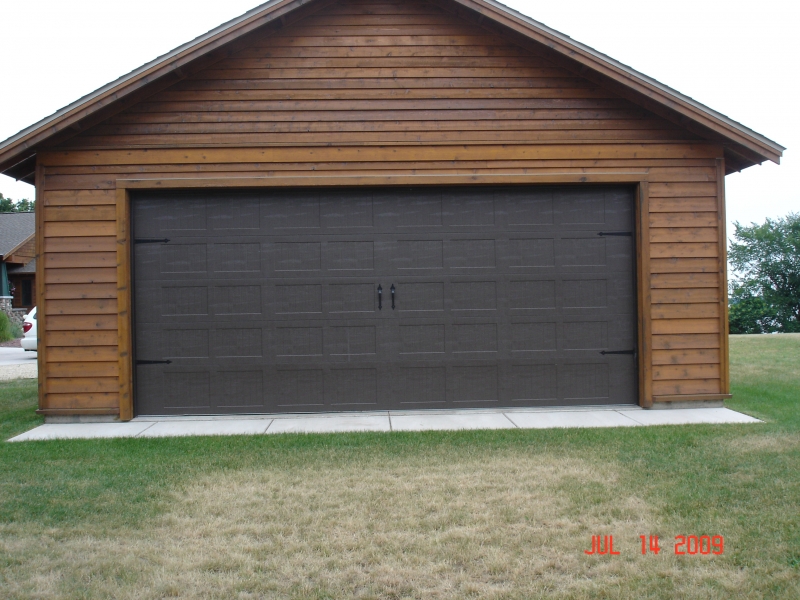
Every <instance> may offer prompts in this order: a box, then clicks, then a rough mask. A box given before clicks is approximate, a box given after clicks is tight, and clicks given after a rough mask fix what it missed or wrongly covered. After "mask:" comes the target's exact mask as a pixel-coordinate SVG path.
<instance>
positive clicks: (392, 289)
mask: <svg viewBox="0 0 800 600" xmlns="http://www.w3.org/2000/svg"><path fill="white" fill-rule="evenodd" d="M389 291H390V292H392V310H394V284H392V287H391V288H390V289H389Z"/></svg>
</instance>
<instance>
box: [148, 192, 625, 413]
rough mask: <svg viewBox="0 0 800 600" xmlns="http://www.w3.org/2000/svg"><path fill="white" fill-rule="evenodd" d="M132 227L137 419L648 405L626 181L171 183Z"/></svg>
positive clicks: (152, 197) (152, 199)
mask: <svg viewBox="0 0 800 600" xmlns="http://www.w3.org/2000/svg"><path fill="white" fill-rule="evenodd" d="M133 223H134V237H135V244H134V247H133V249H134V252H133V255H134V283H135V286H134V287H135V290H134V292H135V296H134V319H135V338H134V342H135V359H136V360H135V362H136V379H135V384H136V385H135V388H136V389H135V393H136V410H137V413H138V414H184V413H185V414H197V413H259V412H311V411H341V410H383V409H419V408H442V407H454V408H461V407H463V408H467V407H491V406H542V405H581V404H604V403H614V404H618V403H619V404H623V403H635V402H636V399H637V395H636V367H635V356H634V355H633V350H634V348H635V339H636V332H635V327H636V325H635V323H636V320H635V296H634V285H633V281H634V279H633V272H634V260H633V247H634V238H633V237H632V235H631V232H632V231H633V192H632V190H631V189H629V188H617V187H572V188H570V187H560V188H545V187H491V188H489V187H449V188H441V187H438V188H434V187H428V188H369V189H302V190H278V189H268V190H260V191H245V192H240V191H218V192H205V191H195V192H191V193H164V192H161V193H158V194H140V195H137V196H135V197H134V200H133ZM379 293H380V296H379Z"/></svg>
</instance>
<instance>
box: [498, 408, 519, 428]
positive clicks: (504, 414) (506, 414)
mask: <svg viewBox="0 0 800 600" xmlns="http://www.w3.org/2000/svg"><path fill="white" fill-rule="evenodd" d="M500 414H502V415H503V416H504V417H505V418H506V419H508V420H509V421H510V422H511V424H512V425H513V426H514V427H516V428H517V429H522V427H520V426H519V425H517V424H516V423H514V421H512V420H511V417H509V416H508V413H505V412H503V413H500Z"/></svg>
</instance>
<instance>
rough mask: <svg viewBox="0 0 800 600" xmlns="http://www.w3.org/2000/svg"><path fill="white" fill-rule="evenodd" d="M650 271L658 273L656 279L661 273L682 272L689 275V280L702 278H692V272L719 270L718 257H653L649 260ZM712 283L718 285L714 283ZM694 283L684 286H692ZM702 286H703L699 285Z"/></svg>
mask: <svg viewBox="0 0 800 600" xmlns="http://www.w3.org/2000/svg"><path fill="white" fill-rule="evenodd" d="M650 272H651V273H653V274H658V275H659V277H658V279H669V278H666V277H664V278H662V277H661V275H662V274H663V275H667V274H676V275H677V274H684V275H688V276H690V279H689V280H690V281H701V280H704V279H703V278H702V277H699V278H695V279H692V278H691V276H692V274H695V273H705V274H712V273H718V272H719V259H718V258H708V257H705V258H703V257H701V258H694V257H672V258H655V259H651V261H650ZM714 285H718V283H715V284H714ZM693 286H694V284H693V283H692V284H690V285H687V286H685V287H693ZM701 287H704V286H701Z"/></svg>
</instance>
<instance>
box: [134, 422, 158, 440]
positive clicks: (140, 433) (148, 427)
mask: <svg viewBox="0 0 800 600" xmlns="http://www.w3.org/2000/svg"><path fill="white" fill-rule="evenodd" d="M156 423H157V421H153V422H152V423H150V425H148V426H147V427H145V428H144V429H142V430H141V431H140V432H139V433H137V434H136V435H135V436H133V437H139V436H140V435H142V434H143V433H144V432H145V431H147V430H148V429H150V428H151V427H152V426H153V425H155V424H156Z"/></svg>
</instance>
